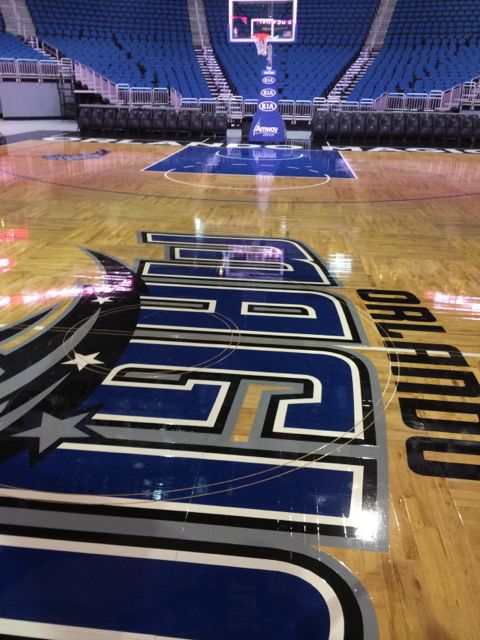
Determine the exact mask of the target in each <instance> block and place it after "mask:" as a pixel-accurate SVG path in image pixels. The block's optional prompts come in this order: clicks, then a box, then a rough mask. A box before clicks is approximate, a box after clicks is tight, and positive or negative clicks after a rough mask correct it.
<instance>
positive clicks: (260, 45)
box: [252, 33, 270, 56]
mask: <svg viewBox="0 0 480 640" xmlns="http://www.w3.org/2000/svg"><path fill="white" fill-rule="evenodd" d="M252 38H253V39H254V40H255V46H256V47H257V53H258V55H259V56H266V55H267V44H268V41H269V39H270V34H269V33H253V34H252Z"/></svg>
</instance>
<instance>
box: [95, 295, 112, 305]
mask: <svg viewBox="0 0 480 640" xmlns="http://www.w3.org/2000/svg"><path fill="white" fill-rule="evenodd" d="M111 301H112V298H109V297H108V296H107V297H102V296H97V297H96V298H95V300H94V302H98V304H105V302H111Z"/></svg>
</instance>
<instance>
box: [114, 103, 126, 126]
mask: <svg viewBox="0 0 480 640" xmlns="http://www.w3.org/2000/svg"><path fill="white" fill-rule="evenodd" d="M127 129H128V109H126V108H124V109H118V110H117V117H116V119H115V131H120V132H123V131H126V130H127Z"/></svg>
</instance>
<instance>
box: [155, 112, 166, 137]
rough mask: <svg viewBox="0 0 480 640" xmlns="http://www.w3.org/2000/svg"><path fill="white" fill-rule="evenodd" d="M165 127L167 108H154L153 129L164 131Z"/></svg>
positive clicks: (159, 131) (158, 131)
mask: <svg viewBox="0 0 480 640" xmlns="http://www.w3.org/2000/svg"><path fill="white" fill-rule="evenodd" d="M164 129H165V109H154V111H153V118H152V130H153V131H155V132H156V133H163V131H164Z"/></svg>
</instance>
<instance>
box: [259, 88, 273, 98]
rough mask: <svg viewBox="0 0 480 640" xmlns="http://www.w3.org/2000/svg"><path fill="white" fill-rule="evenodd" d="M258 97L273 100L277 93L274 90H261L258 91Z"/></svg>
mask: <svg viewBox="0 0 480 640" xmlns="http://www.w3.org/2000/svg"><path fill="white" fill-rule="evenodd" d="M260 95H261V96H262V98H273V97H275V96H276V95H277V92H276V91H275V89H262V90H261V91H260Z"/></svg>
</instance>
